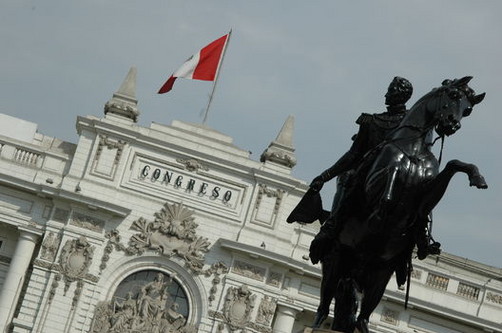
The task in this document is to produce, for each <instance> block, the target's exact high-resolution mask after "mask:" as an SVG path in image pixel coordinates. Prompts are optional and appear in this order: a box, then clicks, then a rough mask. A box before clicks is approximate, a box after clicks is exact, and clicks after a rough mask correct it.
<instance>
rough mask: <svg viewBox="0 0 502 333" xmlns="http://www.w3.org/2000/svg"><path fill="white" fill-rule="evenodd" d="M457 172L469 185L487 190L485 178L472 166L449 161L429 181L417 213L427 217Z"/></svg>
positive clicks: (457, 161)
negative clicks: (467, 178)
mask: <svg viewBox="0 0 502 333" xmlns="http://www.w3.org/2000/svg"><path fill="white" fill-rule="evenodd" d="M457 172H463V173H465V174H467V176H468V177H469V185H470V186H475V187H477V188H480V189H485V188H488V185H487V184H486V181H485V178H484V177H483V176H482V175H481V173H480V172H479V169H478V167H477V166H475V165H474V164H469V163H464V162H462V161H459V160H451V161H449V162H448V163H447V164H446V166H445V168H444V169H443V171H441V172H440V173H439V174H438V175H437V176H436V177H435V178H434V179H431V180H430V181H429V182H428V183H427V184H426V187H425V189H424V195H423V200H422V203H421V206H420V210H419V212H420V213H421V214H422V215H423V216H427V214H429V212H430V211H432V209H433V208H434V207H435V206H436V205H437V204H438V203H439V201H440V200H441V198H442V197H443V195H444V193H445V192H446V189H447V188H448V184H449V183H450V180H451V178H452V177H453V175H455V174H456V173H457Z"/></svg>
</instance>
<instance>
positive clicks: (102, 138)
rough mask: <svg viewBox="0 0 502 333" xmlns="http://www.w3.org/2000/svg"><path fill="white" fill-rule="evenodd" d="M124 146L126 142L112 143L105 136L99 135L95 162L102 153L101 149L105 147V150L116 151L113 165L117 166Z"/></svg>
mask: <svg viewBox="0 0 502 333" xmlns="http://www.w3.org/2000/svg"><path fill="white" fill-rule="evenodd" d="M125 145H126V142H125V141H123V140H118V141H112V140H110V139H109V138H108V137H107V136H106V135H102V134H100V135H99V144H98V149H97V151H96V158H95V160H96V161H97V160H99V157H100V156H101V152H102V151H103V147H106V148H107V149H117V153H116V154H115V159H114V160H113V163H114V164H115V165H117V164H118V163H119V161H120V157H121V156H122V151H123V150H124V146H125Z"/></svg>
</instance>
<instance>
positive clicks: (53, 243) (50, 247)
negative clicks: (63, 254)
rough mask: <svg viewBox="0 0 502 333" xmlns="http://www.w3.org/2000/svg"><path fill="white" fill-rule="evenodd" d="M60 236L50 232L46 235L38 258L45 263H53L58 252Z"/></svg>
mask: <svg viewBox="0 0 502 333" xmlns="http://www.w3.org/2000/svg"><path fill="white" fill-rule="evenodd" d="M60 242H61V235H55V234H54V233H53V232H52V231H51V232H49V233H48V234H46V236H45V238H44V241H43V242H42V246H41V248H40V258H41V259H44V260H47V261H50V262H52V261H54V259H56V254H57V252H58V248H59V243H60Z"/></svg>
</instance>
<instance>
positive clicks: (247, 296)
mask: <svg viewBox="0 0 502 333" xmlns="http://www.w3.org/2000/svg"><path fill="white" fill-rule="evenodd" d="M255 298H256V296H255V295H253V294H252V293H251V291H250V290H249V289H248V287H247V286H246V285H242V286H240V287H239V288H236V287H230V288H228V290H227V295H226V298H225V304H224V305H223V318H224V319H225V323H226V324H227V326H228V327H229V329H230V331H235V330H238V329H241V330H244V328H245V327H246V326H247V325H248V324H249V322H250V320H251V312H252V310H253V308H254V302H255Z"/></svg>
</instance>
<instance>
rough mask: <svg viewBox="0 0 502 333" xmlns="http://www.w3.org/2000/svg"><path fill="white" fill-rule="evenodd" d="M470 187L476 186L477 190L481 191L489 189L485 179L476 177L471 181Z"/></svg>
mask: <svg viewBox="0 0 502 333" xmlns="http://www.w3.org/2000/svg"><path fill="white" fill-rule="evenodd" d="M469 185H470V186H476V187H477V188H480V189H486V188H488V184H487V183H486V181H485V178H484V177H483V176H474V177H472V178H471V179H470V183H469Z"/></svg>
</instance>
